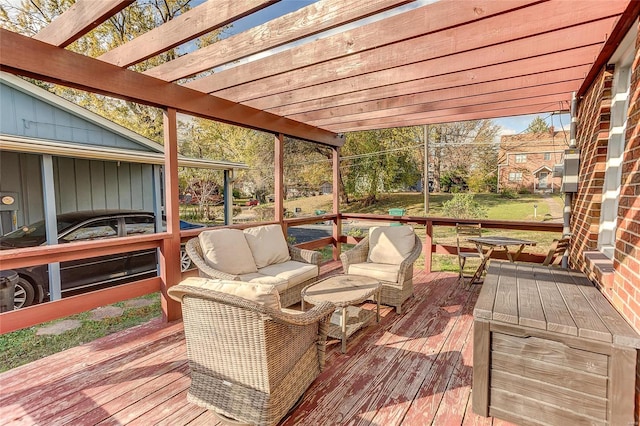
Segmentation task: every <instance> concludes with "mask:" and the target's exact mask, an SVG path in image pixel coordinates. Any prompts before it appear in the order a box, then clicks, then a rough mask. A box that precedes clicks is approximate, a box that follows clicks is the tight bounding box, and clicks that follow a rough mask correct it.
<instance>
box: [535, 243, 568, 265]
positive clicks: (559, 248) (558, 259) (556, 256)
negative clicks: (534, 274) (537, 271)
mask: <svg viewBox="0 0 640 426" xmlns="http://www.w3.org/2000/svg"><path fill="white" fill-rule="evenodd" d="M569 239H570V238H569V237H563V238H560V239H555V240H553V244H551V248H550V249H549V253H547V257H546V259H545V260H544V262H542V264H543V265H544V266H548V265H554V266H558V265H560V264H561V263H562V257H563V256H564V253H565V252H566V251H567V250H569Z"/></svg>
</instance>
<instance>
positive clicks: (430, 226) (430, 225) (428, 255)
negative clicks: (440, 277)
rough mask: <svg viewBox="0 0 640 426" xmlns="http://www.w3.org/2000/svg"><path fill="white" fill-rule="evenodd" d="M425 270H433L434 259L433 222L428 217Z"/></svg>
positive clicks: (426, 224) (424, 249) (425, 239)
mask: <svg viewBox="0 0 640 426" xmlns="http://www.w3.org/2000/svg"><path fill="white" fill-rule="evenodd" d="M422 251H423V253H424V271H425V272H427V273H429V272H431V262H432V260H433V222H432V221H431V220H430V219H428V220H427V221H426V223H425V236H424V246H423V247H422Z"/></svg>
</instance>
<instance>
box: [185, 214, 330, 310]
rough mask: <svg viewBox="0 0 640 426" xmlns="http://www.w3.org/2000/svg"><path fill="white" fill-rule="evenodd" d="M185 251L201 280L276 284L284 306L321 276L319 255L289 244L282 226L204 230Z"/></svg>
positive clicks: (294, 301) (299, 296)
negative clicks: (211, 279) (215, 279)
mask: <svg viewBox="0 0 640 426" xmlns="http://www.w3.org/2000/svg"><path fill="white" fill-rule="evenodd" d="M186 251H187V254H188V255H189V257H190V258H191V260H192V261H193V263H194V264H195V265H196V267H197V268H198V270H199V275H200V276H201V277H205V278H219V279H222V280H232V281H244V282H250V283H260V284H271V285H274V286H275V287H276V288H277V290H278V292H279V293H280V303H281V305H282V306H285V307H286V306H291V305H293V304H295V303H298V302H300V300H301V295H300V292H301V291H302V289H303V288H304V287H305V286H306V285H308V284H311V283H312V282H314V281H315V280H317V278H318V275H319V273H320V266H319V265H320V253H318V252H316V251H313V250H303V249H299V248H297V247H293V246H291V245H289V244H287V241H286V239H285V237H284V234H283V232H282V228H281V227H280V225H261V226H255V227H251V228H247V229H244V230H239V229H227V228H224V229H214V230H208V231H203V232H202V233H200V235H199V236H198V237H196V238H192V239H191V240H189V241H188V242H187V245H186Z"/></svg>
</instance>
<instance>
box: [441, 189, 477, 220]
mask: <svg viewBox="0 0 640 426" xmlns="http://www.w3.org/2000/svg"><path fill="white" fill-rule="evenodd" d="M442 213H443V214H444V216H446V217H454V218H457V219H481V218H486V217H487V211H486V209H484V208H483V207H481V206H480V204H478V202H477V201H475V200H474V195H473V194H468V193H467V194H461V193H458V194H454V195H453V198H452V199H450V200H449V201H445V202H444V203H442Z"/></svg>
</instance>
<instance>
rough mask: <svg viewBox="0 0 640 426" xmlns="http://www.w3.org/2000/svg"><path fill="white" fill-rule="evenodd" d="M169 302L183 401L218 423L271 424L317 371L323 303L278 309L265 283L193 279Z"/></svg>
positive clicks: (324, 323)
mask: <svg viewBox="0 0 640 426" xmlns="http://www.w3.org/2000/svg"><path fill="white" fill-rule="evenodd" d="M169 296H170V297H172V298H173V299H175V300H178V301H179V302H181V303H182V315H183V321H184V332H185V339H186V345H187V358H188V362H189V368H190V370H191V386H190V387H189V391H188V394H187V400H188V401H189V402H192V403H194V404H197V405H199V406H202V407H205V408H207V409H209V410H213V411H214V412H215V413H216V414H218V415H219V416H222V417H223V419H224V418H225V417H226V418H227V419H224V420H235V421H239V422H244V423H248V424H256V425H275V424H277V423H278V422H279V421H280V420H281V419H282V418H283V417H284V416H285V415H286V414H287V412H288V411H289V410H290V409H291V408H292V407H293V406H294V405H295V404H296V402H297V401H298V399H300V398H301V397H302V395H303V394H304V392H305V391H306V389H307V388H308V387H309V385H311V383H312V382H313V381H314V380H315V378H316V377H317V376H318V375H319V374H320V372H321V371H322V369H323V366H324V362H325V345H326V339H327V330H328V321H329V318H330V317H331V314H332V313H333V311H334V310H335V306H334V305H333V304H331V303H329V302H324V303H321V304H318V305H316V306H314V307H313V308H312V309H310V310H309V311H306V312H298V311H292V310H288V309H281V308H280V304H279V294H278V291H277V290H275V287H274V286H272V285H267V284H251V283H243V282H238V281H224V280H211V279H206V278H197V277H191V278H187V279H186V280H184V281H183V282H181V283H180V284H179V285H177V286H173V287H171V288H169ZM224 423H226V422H224Z"/></svg>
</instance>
